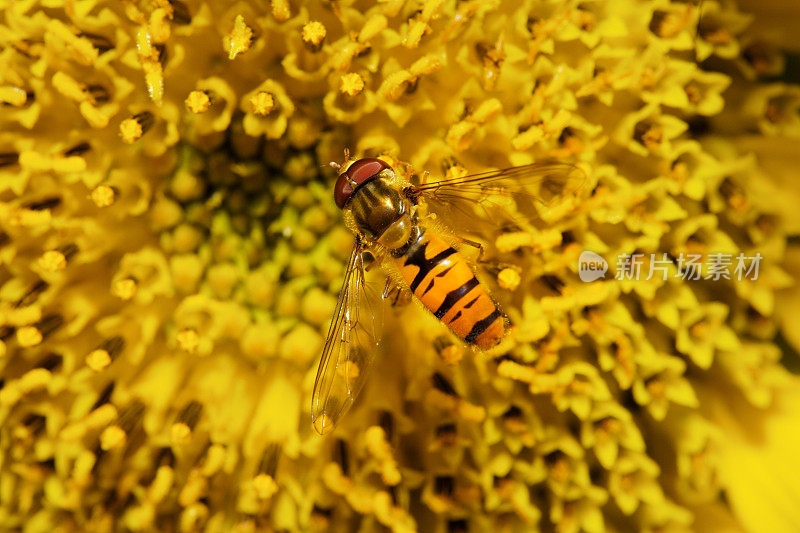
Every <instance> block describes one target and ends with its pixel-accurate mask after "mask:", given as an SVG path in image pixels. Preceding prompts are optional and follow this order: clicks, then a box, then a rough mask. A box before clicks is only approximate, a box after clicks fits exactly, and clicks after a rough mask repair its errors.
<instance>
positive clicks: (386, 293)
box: [381, 278, 392, 300]
mask: <svg viewBox="0 0 800 533" xmlns="http://www.w3.org/2000/svg"><path fill="white" fill-rule="evenodd" d="M391 288H392V278H386V285H384V286H383V292H382V293H381V300H385V299H386V298H388V297H389V292H391Z"/></svg>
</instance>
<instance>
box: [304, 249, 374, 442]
mask: <svg viewBox="0 0 800 533" xmlns="http://www.w3.org/2000/svg"><path fill="white" fill-rule="evenodd" d="M364 250H365V248H364V245H363V244H362V243H360V242H356V245H355V247H354V248H353V252H352V253H351V254H350V261H349V262H348V264H347V270H346V272H345V276H344V283H343V284H342V291H341V292H340V293H339V301H338V302H337V304H336V310H335V311H334V315H333V320H332V322H331V326H330V329H329V330H328V338H327V339H326V341H325V347H324V348H323V349H322V359H321V360H320V363H319V369H318V370H317V379H316V381H315V382H314V392H313V395H312V398H311V420H312V422H313V425H314V428H315V429H316V430H317V432H318V433H320V434H325V433H328V432H329V431H331V430H332V429H333V428H334V426H335V425H336V424H337V423H338V422H339V420H340V419H341V418H342V416H343V415H344V414H345V413H346V412H347V410H348V409H349V408H350V406H351V405H352V404H353V402H354V401H355V399H356V397H357V396H358V394H359V392H361V389H362V388H363V386H364V383H365V381H366V378H367V374H368V373H369V369H370V367H371V366H372V363H373V361H374V359H375V354H376V353H377V351H378V346H379V344H380V340H381V330H382V322H383V321H382V313H383V299H382V298H381V296H380V295H379V294H378V292H377V291H376V290H375V287H373V286H370V285H368V284H367V280H366V276H365V272H364V257H363V252H364Z"/></svg>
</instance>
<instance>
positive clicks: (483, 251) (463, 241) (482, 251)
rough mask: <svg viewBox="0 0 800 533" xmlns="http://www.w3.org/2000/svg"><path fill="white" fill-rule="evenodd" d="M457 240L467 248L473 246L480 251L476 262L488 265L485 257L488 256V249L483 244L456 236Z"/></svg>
mask: <svg viewBox="0 0 800 533" xmlns="http://www.w3.org/2000/svg"><path fill="white" fill-rule="evenodd" d="M455 238H456V240H457V241H458V242H460V243H461V244H466V245H467V246H472V247H473V248H477V249H478V258H477V259H476V260H475V261H476V262H478V263H486V262H487V261H486V259H484V256H485V255H486V249H485V248H484V247H483V245H482V244H481V243H479V242H477V241H473V240H470V239H467V238H465V237H461V236H458V235H455Z"/></svg>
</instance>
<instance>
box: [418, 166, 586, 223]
mask: <svg viewBox="0 0 800 533" xmlns="http://www.w3.org/2000/svg"><path fill="white" fill-rule="evenodd" d="M587 181H588V180H587V177H586V174H585V173H584V172H583V170H581V169H580V168H579V167H577V166H575V165H572V164H570V163H564V162H559V161H543V162H537V163H532V164H530V165H522V166H518V167H510V168H504V169H501V170H490V171H487V172H482V173H479V174H471V175H468V176H462V177H459V178H452V179H446V180H441V181H435V182H432V183H426V184H423V185H418V186H412V187H410V188H409V189H407V192H406V194H407V195H408V196H409V197H411V198H423V199H424V200H425V202H426V203H427V205H428V210H429V211H430V212H431V213H435V214H436V215H437V216H438V217H439V218H442V219H444V221H445V222H449V221H451V220H455V219H460V220H459V221H458V222H450V224H451V225H453V226H458V227H464V226H466V227H467V229H468V228H469V227H470V226H476V225H478V224H486V223H489V224H491V225H495V226H497V225H502V224H504V223H514V224H516V225H518V226H524V224H525V223H526V222H527V221H529V220H531V219H532V218H543V217H545V216H546V214H547V213H548V212H552V210H554V209H556V208H557V207H558V206H559V205H562V204H563V203H564V202H568V201H574V200H577V198H578V195H579V194H580V193H581V192H582V191H583V190H584V189H585V185H586V183H587Z"/></svg>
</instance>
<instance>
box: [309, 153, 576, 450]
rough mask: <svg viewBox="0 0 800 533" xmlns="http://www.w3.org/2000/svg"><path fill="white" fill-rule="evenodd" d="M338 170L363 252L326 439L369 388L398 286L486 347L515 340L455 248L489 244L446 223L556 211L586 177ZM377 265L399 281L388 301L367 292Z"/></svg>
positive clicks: (334, 348) (354, 262) (329, 368)
mask: <svg viewBox="0 0 800 533" xmlns="http://www.w3.org/2000/svg"><path fill="white" fill-rule="evenodd" d="M332 166H334V167H338V168H339V171H340V174H339V177H338V179H337V181H336V185H335V188H334V200H335V201H336V205H337V206H338V207H339V208H340V209H341V210H342V211H343V213H344V219H345V223H346V225H347V226H348V227H349V228H350V229H351V230H352V231H353V233H354V234H355V245H354V247H353V250H352V253H351V254H350V260H349V261H348V264H347V268H346V271H345V276H344V283H343V285H342V289H341V292H340V294H339V299H338V302H337V304H336V310H335V311H334V316H333V319H332V321H331V325H330V329H329V330H328V335H327V339H326V341H325V346H324V348H323V350H322V358H321V360H320V364H319V369H318V370H317V377H316V381H315V383H314V391H313V396H312V405H311V417H312V422H313V425H314V428H315V429H316V430H317V432H318V433H320V434H324V433H327V432H328V431H330V430H331V429H333V427H334V426H335V424H337V423H338V421H339V420H340V419H341V418H342V416H343V415H344V413H345V412H346V411H347V410H348V409H349V408H350V406H351V405H352V404H353V402H354V401H355V399H356V397H357V395H358V393H359V392H360V391H361V389H362V387H363V385H364V382H365V381H366V375H367V373H368V370H369V367H370V366H371V364H372V361H373V359H374V356H375V354H376V353H377V352H378V346H379V343H380V340H381V338H380V337H381V333H380V331H379V325H378V322H379V320H376V319H375V317H376V316H378V315H379V314H380V311H381V306H383V305H384V303H386V302H387V301H390V299H389V298H387V294H388V288H389V286H390V283H389V282H390V281H391V280H394V282H395V284H397V285H398V289H397V290H398V292H399V291H401V290H404V291H410V292H411V294H413V295H414V297H416V299H417V300H418V301H419V302H420V303H421V304H422V305H423V306H424V307H425V308H427V309H428V310H429V311H430V312H431V313H432V314H433V315H434V316H435V317H436V318H437V319H439V320H440V321H442V322H443V323H444V324H446V325H447V326H448V327H449V328H450V330H451V331H452V332H453V333H454V334H455V335H457V336H458V337H459V338H461V339H462V340H463V341H464V342H466V343H467V344H469V345H472V346H474V347H475V348H477V349H479V350H486V349H488V348H491V347H493V346H495V345H496V344H497V343H499V342H500V340H501V339H502V338H503V336H504V334H505V333H506V331H507V326H508V323H507V318H506V316H505V315H504V313H503V311H502V310H501V309H500V307H499V305H498V304H497V303H496V302H495V300H494V299H493V298H492V297H491V296H490V295H489V292H488V290H487V289H486V288H485V286H484V285H483V284H482V283H481V282H480V281H479V280H478V278H477V277H476V276H475V271H474V269H473V267H472V265H471V264H470V263H469V262H468V261H467V259H466V258H465V257H464V255H463V254H462V253H460V252H459V251H458V250H457V249H456V248H455V247H454V246H458V244H457V242H461V244H466V245H472V246H475V247H477V248H479V249H480V251H481V252H482V251H483V249H482V246H481V245H480V244H479V243H476V242H474V241H470V240H469V239H466V238H462V237H460V236H458V235H457V234H456V233H455V232H452V234H451V233H450V232H449V231H448V230H446V229H445V228H442V227H441V226H440V225H439V221H441V220H444V221H445V222H446V221H447V220H448V219H450V218H451V216H452V215H454V214H456V212H457V211H460V212H461V214H466V215H467V218H468V220H472V221H475V222H483V223H486V222H489V223H494V224H498V223H499V222H500V220H502V219H498V218H497V215H498V214H497V213H496V212H495V210H494V209H493V208H501V210H502V209H504V206H505V205H506V204H505V203H504V202H507V201H508V200H509V199H511V200H513V203H514V204H515V205H518V204H521V203H524V200H525V199H532V200H535V201H536V202H537V203H540V204H544V205H548V204H549V203H550V202H551V201H552V200H554V199H557V198H563V196H564V195H565V194H568V193H570V192H575V191H577V189H579V188H580V186H581V184H582V182H583V180H584V177H585V175H584V174H583V172H582V171H581V170H579V169H578V168H577V167H575V166H574V165H571V164H568V163H560V162H545V163H533V164H529V165H523V166H517V167H511V168H506V169H502V170H494V171H488V172H483V173H480V174H472V175H468V176H462V177H456V178H449V179H443V180H440V181H434V182H430V183H423V184H421V185H413V184H412V183H411V181H410V179H409V177H408V176H403V175H401V174H400V173H398V172H395V170H394V169H393V168H392V167H391V166H390V165H389V164H388V163H386V162H385V161H384V160H382V159H377V158H363V159H359V160H352V161H350V160H349V156H348V154H347V153H345V164H344V165H342V166H341V167H339V166H338V165H335V164H332ZM481 210H482V212H481ZM435 219H438V220H437V221H436V222H434V220H435ZM460 229H462V230H464V229H468V228H460ZM370 259H371V261H370ZM374 263H378V264H381V266H383V267H384V268H383V269H384V271H388V273H389V274H390V276H389V278H388V279H387V285H386V288H385V289H384V291H383V294H382V295H378V294H377V293H376V292H375V291H373V290H369V289H368V287H367V282H366V278H365V274H364V272H365V270H369V269H370V267H371V266H372V265H373V264H374Z"/></svg>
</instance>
